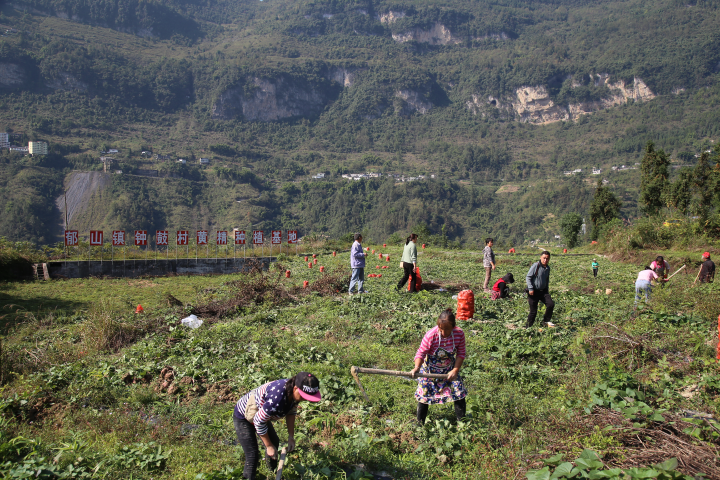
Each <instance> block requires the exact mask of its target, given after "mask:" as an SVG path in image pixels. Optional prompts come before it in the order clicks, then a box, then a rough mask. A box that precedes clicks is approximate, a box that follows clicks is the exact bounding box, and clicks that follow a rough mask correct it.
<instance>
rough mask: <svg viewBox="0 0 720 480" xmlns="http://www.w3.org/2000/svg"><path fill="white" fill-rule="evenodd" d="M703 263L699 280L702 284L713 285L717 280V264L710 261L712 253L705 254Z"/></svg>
mask: <svg viewBox="0 0 720 480" xmlns="http://www.w3.org/2000/svg"><path fill="white" fill-rule="evenodd" d="M702 259H703V263H701V264H700V272H698V279H699V280H700V283H712V281H713V280H715V262H713V261H712V260H710V252H705V253H703V256H702Z"/></svg>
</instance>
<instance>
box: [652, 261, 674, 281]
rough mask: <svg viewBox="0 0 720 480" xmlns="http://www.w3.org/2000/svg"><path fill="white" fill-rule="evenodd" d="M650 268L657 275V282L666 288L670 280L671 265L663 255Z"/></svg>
mask: <svg viewBox="0 0 720 480" xmlns="http://www.w3.org/2000/svg"><path fill="white" fill-rule="evenodd" d="M650 268H651V269H652V271H653V272H655V273H656V274H657V276H658V278H657V281H658V283H659V284H660V286H661V287H664V286H665V282H666V280H667V278H668V272H669V271H670V264H669V263H668V262H667V261H666V260H665V259H664V258H663V257H662V255H658V256H657V258H656V259H655V260H654V261H653V262H652V263H651V264H650Z"/></svg>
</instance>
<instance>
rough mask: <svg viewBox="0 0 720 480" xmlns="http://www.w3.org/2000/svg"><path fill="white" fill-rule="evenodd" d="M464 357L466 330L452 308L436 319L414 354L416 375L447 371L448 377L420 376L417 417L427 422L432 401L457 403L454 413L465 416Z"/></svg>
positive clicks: (412, 372)
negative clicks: (461, 375)
mask: <svg viewBox="0 0 720 480" xmlns="http://www.w3.org/2000/svg"><path fill="white" fill-rule="evenodd" d="M464 360H465V333H464V332H463V331H462V329H461V328H459V327H456V326H455V314H454V313H453V312H452V310H450V309H449V308H448V309H447V310H444V311H443V312H442V313H441V314H440V316H439V317H438V319H437V326H436V327H434V328H432V329H430V330H429V331H428V332H427V333H426V334H425V336H424V337H423V339H422V343H420V348H418V350H417V353H416V354H415V368H413V369H412V370H411V371H410V374H411V377H412V378H415V375H416V374H417V372H418V371H420V372H421V373H439V374H447V379H446V380H441V379H437V380H436V379H432V378H420V380H418V388H417V390H416V391H415V399H416V400H417V401H418V406H417V419H418V422H420V423H421V424H424V423H425V418H426V417H427V414H428V406H429V405H430V404H431V403H440V404H442V403H447V402H454V403H455V417H456V418H457V419H458V420H460V419H461V418H463V417H465V397H466V396H467V390H465V385H464V384H463V379H462V377H460V375H459V373H460V367H462V364H463V361H464Z"/></svg>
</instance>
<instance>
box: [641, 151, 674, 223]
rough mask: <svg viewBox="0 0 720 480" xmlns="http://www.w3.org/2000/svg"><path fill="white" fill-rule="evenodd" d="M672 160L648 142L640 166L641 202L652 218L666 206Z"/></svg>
mask: <svg viewBox="0 0 720 480" xmlns="http://www.w3.org/2000/svg"><path fill="white" fill-rule="evenodd" d="M669 166H670V158H669V157H668V156H667V155H666V154H665V152H664V151H663V150H658V151H655V144H654V143H653V142H648V143H647V145H646V146H645V156H644V157H643V159H642V162H641V164H640V175H641V177H640V202H641V203H642V204H643V210H644V211H645V213H646V214H648V215H650V216H657V215H659V214H660V212H661V210H662V208H663V206H664V205H665V198H666V196H667V190H668V186H669V183H668V178H669V177H670V175H669V173H668V167H669Z"/></svg>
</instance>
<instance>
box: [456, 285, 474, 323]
mask: <svg viewBox="0 0 720 480" xmlns="http://www.w3.org/2000/svg"><path fill="white" fill-rule="evenodd" d="M457 301H458V304H457V312H456V313H455V318H457V319H458V320H469V319H471V318H473V317H474V316H475V294H474V293H473V291H472V290H463V291H462V292H460V293H458V296H457Z"/></svg>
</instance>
